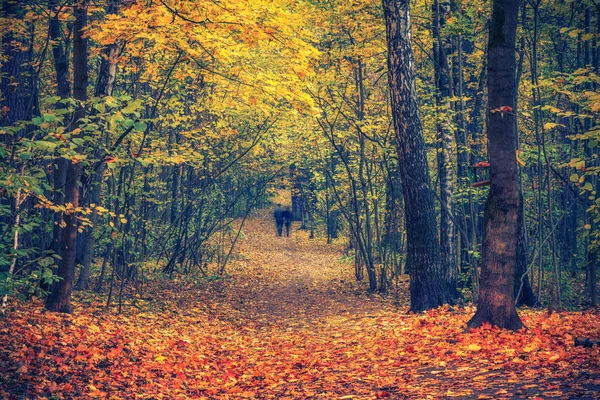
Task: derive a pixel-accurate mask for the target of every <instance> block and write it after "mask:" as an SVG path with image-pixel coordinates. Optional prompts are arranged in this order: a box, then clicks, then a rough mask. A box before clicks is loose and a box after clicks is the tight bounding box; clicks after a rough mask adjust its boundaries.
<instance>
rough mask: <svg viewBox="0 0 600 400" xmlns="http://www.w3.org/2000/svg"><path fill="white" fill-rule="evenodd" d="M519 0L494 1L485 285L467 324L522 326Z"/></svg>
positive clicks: (484, 263)
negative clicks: (518, 280) (518, 277)
mask: <svg viewBox="0 0 600 400" xmlns="http://www.w3.org/2000/svg"><path fill="white" fill-rule="evenodd" d="M518 12H519V1H518V0H494V1H493V8H492V20H491V24H490V34H489V42H488V45H489V47H488V96H489V97H488V107H487V137H488V156H489V161H490V175H491V176H490V178H491V186H490V191H489V193H488V198H487V202H486V207H485V216H484V234H483V245H482V254H481V255H482V257H481V285H480V289H479V302H478V304H477V311H476V313H475V315H474V316H473V318H471V320H470V321H469V322H468V324H467V325H468V327H469V328H477V327H480V326H481V325H482V324H483V323H489V324H491V325H495V326H498V327H499V328H502V329H510V330H518V329H520V328H521V327H522V326H523V324H522V322H521V320H520V318H519V316H518V315H517V311H516V308H515V304H514V274H515V264H516V258H517V242H518V238H519V223H518V214H519V202H520V197H519V185H518V180H517V159H516V142H517V141H516V136H517V132H516V124H515V121H514V118H516V117H515V115H514V112H513V110H515V108H516V87H515V66H516V59H515V40H516V29H517V16H518Z"/></svg>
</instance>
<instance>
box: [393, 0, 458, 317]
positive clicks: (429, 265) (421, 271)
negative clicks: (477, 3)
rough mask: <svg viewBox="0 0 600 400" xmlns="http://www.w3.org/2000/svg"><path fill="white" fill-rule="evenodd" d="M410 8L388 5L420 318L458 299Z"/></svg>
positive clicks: (402, 1) (413, 292) (414, 300)
mask: <svg viewBox="0 0 600 400" xmlns="http://www.w3.org/2000/svg"><path fill="white" fill-rule="evenodd" d="M409 5H410V2H409V1H408V0H383V10H384V15H385V23H386V32H387V46H388V78H389V85H390V97H391V105H392V116H393V119H394V129H395V132H396V138H397V141H396V147H397V151H398V164H399V168H400V175H401V178H402V182H403V185H402V188H403V192H404V204H405V212H406V236H407V256H406V267H407V268H408V270H409V271H410V299H411V304H410V309H411V311H415V312H416V311H423V310H427V309H430V308H435V307H439V306H440V305H442V304H446V303H451V304H452V303H454V301H455V299H454V297H453V296H452V294H451V293H450V290H449V287H448V284H447V282H446V281H445V279H444V278H445V277H446V273H445V271H443V270H442V267H441V265H440V246H439V242H438V233H437V223H436V216H435V207H434V193H433V191H432V188H431V181H430V178H429V169H428V166H427V158H426V154H425V141H424V139H423V130H422V127H421V120H420V117H419V112H418V107H417V98H416V91H415V85H414V79H413V55H412V44H411V30H410V16H409V8H410V6H409Z"/></svg>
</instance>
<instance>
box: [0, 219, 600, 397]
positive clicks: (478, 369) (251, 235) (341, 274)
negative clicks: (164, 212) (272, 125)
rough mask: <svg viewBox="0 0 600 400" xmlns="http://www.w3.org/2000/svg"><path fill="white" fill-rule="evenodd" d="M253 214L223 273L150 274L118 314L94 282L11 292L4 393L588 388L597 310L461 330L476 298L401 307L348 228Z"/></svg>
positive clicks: (579, 391)
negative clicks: (71, 294) (373, 286)
mask: <svg viewBox="0 0 600 400" xmlns="http://www.w3.org/2000/svg"><path fill="white" fill-rule="evenodd" d="M247 224H248V225H247V228H246V229H245V232H246V234H247V236H246V238H245V239H244V240H243V242H242V243H241V245H240V248H239V253H238V254H237V258H236V262H235V264H234V265H233V267H232V270H231V274H230V276H228V277H227V278H225V279H221V280H216V281H213V282H206V281H197V282H194V281H193V280H192V279H185V280H178V281H177V282H175V283H173V282H168V283H167V282H165V281H163V280H160V279H157V280H153V281H152V282H151V283H149V285H148V286H146V287H145V288H144V289H143V291H142V295H141V296H139V295H135V294H134V293H133V292H132V293H130V296H129V297H127V300H126V302H127V305H126V307H125V308H124V312H123V313H122V314H120V315H117V314H116V313H115V312H114V311H116V308H114V309H111V310H106V309H105V308H104V306H105V301H104V299H103V298H101V297H98V296H95V295H92V294H90V293H78V294H77V295H76V298H75V301H74V304H75V313H74V314H73V315H63V314H55V313H50V312H46V311H44V310H43V307H42V305H41V304H33V305H32V304H31V303H29V304H24V303H17V304H14V307H12V309H11V310H10V311H9V313H8V315H7V316H6V317H5V318H3V319H1V320H0V336H1V337H2V338H3V345H2V347H1V349H0V372H1V374H0V397H2V398H6V399H17V398H50V397H52V396H54V397H53V398H59V399H71V398H72V399H75V398H98V399H105V398H109V399H122V398H139V399H158V398H165V399H166V398H169V399H186V398H198V399H201V398H230V399H234V398H288V399H303V398H340V399H351V398H356V399H376V398H414V399H423V398H446V397H462V398H489V399H498V398H509V397H511V396H516V397H519V398H554V397H561V398H593V397H594V396H597V393H598V390H599V389H600V374H599V371H600V349H598V348H597V347H596V348H593V349H584V348H582V347H575V346H574V337H577V336H589V337H600V326H599V325H598V314H594V313H589V312H561V313H553V314H552V315H551V316H548V315H547V312H545V311H539V310H522V311H521V312H520V315H521V318H522V320H523V322H524V323H525V325H526V326H527V328H528V329H527V330H522V331H519V332H516V333H513V332H508V331H500V330H497V329H495V328H492V327H490V326H485V327H483V328H481V329H478V330H476V331H472V332H470V333H468V332H465V325H466V322H467V320H468V319H469V317H470V316H471V315H472V314H473V312H474V309H473V308H472V307H466V308H461V307H457V308H454V309H450V308H440V309H436V310H431V311H429V312H427V313H424V314H407V313H406V310H407V309H408V304H407V303H406V301H407V298H406V297H405V296H406V295H402V296H400V297H397V300H398V302H399V303H396V304H394V296H387V297H380V296H378V295H366V294H365V291H364V287H359V285H357V284H356V283H355V282H354V278H353V277H352V276H351V270H352V268H351V266H350V265H348V264H347V263H346V262H344V261H343V259H342V258H341V256H342V254H341V243H337V244H335V243H334V245H333V246H327V245H325V244H324V243H323V242H322V241H320V240H308V239H307V233H306V232H303V231H297V230H296V229H294V232H293V234H292V237H291V238H279V237H275V234H274V227H273V226H272V223H271V221H270V220H269V219H268V212H263V213H262V214H258V215H257V216H255V217H253V218H252V219H251V220H250V221H248V222H247ZM296 228H297V226H296ZM400 285H402V290H401V291H400V292H399V293H406V290H405V289H406V282H405V281H402V282H401V283H400Z"/></svg>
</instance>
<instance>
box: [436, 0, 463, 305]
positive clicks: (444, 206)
mask: <svg viewBox="0 0 600 400" xmlns="http://www.w3.org/2000/svg"><path fill="white" fill-rule="evenodd" d="M443 11H444V10H442V7H441V6H440V3H439V2H438V1H437V0H435V1H434V2H433V60H434V73H435V87H436V96H435V103H436V113H437V116H436V117H437V118H436V119H437V121H436V124H437V133H438V152H437V163H438V173H439V179H440V208H441V214H440V255H441V260H440V261H441V266H442V270H443V271H445V272H446V273H447V276H446V281H447V282H448V286H449V290H450V291H451V293H452V295H453V296H454V297H455V298H456V297H458V293H457V292H456V282H457V280H458V267H457V264H456V249H455V240H454V239H455V237H454V223H453V221H452V218H451V214H452V194H453V191H454V186H453V173H452V156H451V154H452V129H451V127H450V115H451V109H452V105H451V103H450V96H451V85H450V83H451V81H450V67H449V65H448V57H447V54H448V49H447V46H445V44H446V41H443V40H442V37H441V34H440V29H441V28H442V27H443V25H444V22H445V18H444V13H443Z"/></svg>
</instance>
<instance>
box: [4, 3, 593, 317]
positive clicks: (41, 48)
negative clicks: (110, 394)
mask: <svg viewBox="0 0 600 400" xmlns="http://www.w3.org/2000/svg"><path fill="white" fill-rule="evenodd" d="M406 4H408V3H406ZM518 6H519V11H518V29H517V38H516V49H515V51H516V53H515V57H516V64H515V85H516V87H517V88H518V91H517V93H515V95H516V98H517V100H518V101H517V103H516V107H514V108H513V107H511V106H508V105H503V106H502V107H499V108H498V109H493V110H491V112H492V113H497V114H498V115H501V117H502V118H505V117H506V118H511V121H514V124H515V126H516V128H517V129H518V143H516V144H515V146H516V147H517V149H518V150H517V153H516V158H517V161H518V164H519V168H518V185H519V188H520V191H521V193H522V208H521V209H520V210H519V222H518V223H519V226H520V227H521V229H520V234H519V238H518V251H517V262H516V274H515V291H514V292H515V296H516V298H517V303H518V304H526V305H529V306H535V305H548V306H550V307H551V308H562V307H575V306H589V305H591V306H595V305H596V304H597V294H596V293H597V289H596V287H597V280H596V269H597V263H598V243H599V242H598V238H599V232H600V227H599V225H598V222H599V221H600V216H599V213H598V207H600V198H599V194H598V185H599V182H598V178H597V177H598V172H599V170H600V167H599V164H598V146H599V140H600V134H599V131H598V129H597V128H596V125H597V124H596V122H597V118H598V110H599V104H600V102H599V101H600V100H599V99H600V97H599V92H598V84H599V83H600V78H599V77H598V69H599V67H600V65H599V64H600V51H599V50H598V35H599V33H600V11H599V8H598V6H597V4H595V3H594V2H593V1H583V0H564V1H542V0H535V1H529V0H527V1H523V2H521V3H520V4H519V5H518ZM490 10H491V9H490V4H489V2H481V1H469V0H453V1H448V2H446V1H437V0H436V1H433V2H432V1H421V0H418V1H415V2H412V4H411V21H409V22H412V54H411V55H410V57H413V59H411V60H410V65H411V66H412V68H413V70H414V85H415V87H416V101H417V103H415V104H418V113H417V114H415V115H417V116H420V119H419V121H420V127H421V128H422V135H423V138H424V140H423V142H422V143H421V144H419V145H420V146H421V149H420V151H423V152H424V154H425V156H426V159H427V161H428V166H426V167H428V169H429V171H430V173H429V176H430V181H431V188H432V189H433V190H432V191H433V196H434V198H433V199H434V202H433V203H432V204H431V207H432V210H433V211H434V212H435V224H436V226H437V228H436V229H435V230H436V231H437V232H435V235H436V239H435V240H436V241H438V243H437V244H436V246H438V247H437V248H438V250H437V252H436V254H439V260H438V261H436V262H437V263H438V264H439V265H441V266H442V269H443V271H445V272H444V274H447V276H445V280H446V281H448V282H450V284H451V286H453V287H454V288H456V292H455V293H453V294H452V298H454V299H462V300H464V301H469V300H470V301H473V302H476V301H477V298H478V294H479V289H480V285H481V282H480V274H481V266H480V265H479V264H480V259H481V243H482V238H483V230H484V204H485V197H486V195H487V193H488V185H489V168H490V167H489V162H488V156H487V151H486V150H487V138H486V135H485V132H486V124H485V122H486V104H487V100H488V99H487V97H488V92H487V88H486V79H487V78H486V74H487V71H488V66H487V65H486V60H487V57H488V54H487V52H488V27H489V24H490V16H491V13H490ZM1 22H2V27H3V29H2V32H3V35H2V46H3V47H2V49H3V51H2V58H1V61H2V72H1V78H2V80H1V85H0V92H1V94H2V98H1V104H0V108H1V111H0V112H1V114H0V126H1V133H2V135H1V137H0V138H1V143H0V157H1V158H2V163H1V166H0V175H1V177H0V190H1V192H0V193H1V195H2V197H1V209H0V247H1V251H0V252H1V254H3V256H2V257H1V258H0V262H1V265H0V269H1V273H0V291H1V292H0V293H1V294H3V295H9V296H14V295H17V294H20V295H25V296H31V295H36V296H43V295H45V294H47V293H51V294H50V296H49V297H48V300H47V307H48V308H50V309H55V310H57V311H67V312H68V311H70V310H71V306H70V303H69V301H68V298H69V297H70V293H71V289H72V288H71V286H70V285H71V282H72V286H74V287H75V288H76V289H81V290H87V289H93V290H96V291H103V290H110V295H109V301H110V298H111V296H115V295H118V296H121V294H122V292H123V289H124V287H125V288H130V287H137V285H139V284H141V283H142V282H143V281H144V279H147V277H149V276H151V275H156V273H157V272H161V273H162V274H163V275H164V276H165V277H167V278H173V277H175V276H179V275H186V276H187V275H192V276H201V277H205V278H210V277H215V276H220V275H223V274H226V273H227V268H228V265H229V264H230V262H231V260H232V250H233V248H234V246H235V245H236V243H237V241H238V239H239V238H240V237H241V236H243V235H244V232H243V231H244V229H243V224H242V225H241V226H240V225H239V224H234V221H236V220H238V221H239V219H240V218H241V219H242V220H243V219H245V218H246V217H247V216H248V215H249V214H250V213H251V212H252V211H253V210H255V209H258V208H261V207H265V206H267V205H268V204H270V201H271V198H272V196H273V194H274V193H275V191H277V190H280V189H285V190H290V191H291V196H292V203H291V206H292V209H293V213H294V216H295V219H296V220H298V221H301V227H302V228H303V229H307V230H309V231H310V235H311V237H312V236H313V235H315V236H324V235H326V237H327V239H328V241H331V240H335V239H336V238H338V237H340V236H342V237H343V238H344V239H343V240H346V241H347V243H348V244H347V251H348V252H349V254H350V255H352V257H353V260H354V265H355V275H356V279H357V280H363V279H364V280H366V281H367V282H368V288H369V290H371V291H376V290H378V291H381V292H385V291H388V290H389V289H390V288H393V287H395V286H394V282H395V281H396V280H397V279H399V278H400V277H401V276H402V274H404V273H408V272H410V271H409V269H410V262H409V263H407V262H406V255H407V237H406V229H405V228H406V226H405V225H406V221H407V218H410V217H409V214H410V213H411V210H412V211H415V212H416V210H415V209H414V207H412V208H411V207H406V209H405V208H404V200H405V196H406V194H407V193H409V192H410V190H409V189H406V188H405V187H406V186H407V185H408V186H410V185H417V184H419V183H414V182H417V181H418V179H417V178H415V181H414V182H413V181H412V180H411V173H413V172H411V169H410V168H409V169H407V170H406V174H407V175H405V176H404V179H401V177H402V169H403V167H402V165H401V163H400V162H399V158H398V157H399V156H398V154H399V153H398V148H399V147H401V146H402V143H399V140H400V139H399V137H398V135H396V134H395V133H394V124H393V119H392V117H393V116H392V114H393V112H392V109H391V108H390V86H389V80H388V77H387V72H388V63H387V62H388V61H387V54H388V47H387V43H386V21H385V18H384V9H383V8H382V7H381V4H380V3H379V2H370V1H361V2H356V1H335V0H334V1H327V2H320V1H314V2H311V1H307V2H302V1H283V2H276V3H275V2H272V1H266V0H265V1H263V0H251V1H248V2H240V3H236V2H231V3H230V4H224V3H221V2H219V1H215V2H192V1H184V0H169V1H166V0H164V1H163V0H159V1H131V0H111V1H106V2H89V1H88V0H77V1H59V0H48V1H33V0H31V1H10V0H7V1H4V2H3V3H2V21H1ZM512 117H516V118H512ZM412 171H416V169H414V170H412ZM419 173H420V172H419ZM419 179H420V178H419ZM419 182H420V181H419ZM404 189H406V190H404ZM423 204H424V207H425V206H427V205H428V203H427V204H425V203H423ZM338 240H342V239H338ZM408 242H409V243H410V240H408ZM409 253H410V252H409ZM436 257H437V256H436ZM434 261H435V260H434ZM66 283H69V285H66ZM452 290H454V289H452ZM452 290H451V291H452ZM67 294H68V295H67ZM462 300H461V301H462ZM6 301H7V300H6V297H5V300H4V302H3V304H4V307H5V306H6ZM413 301H414V298H413ZM419 308H421V309H422V308H427V305H424V306H422V307H420V306H419V307H416V308H415V307H413V309H419Z"/></svg>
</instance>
